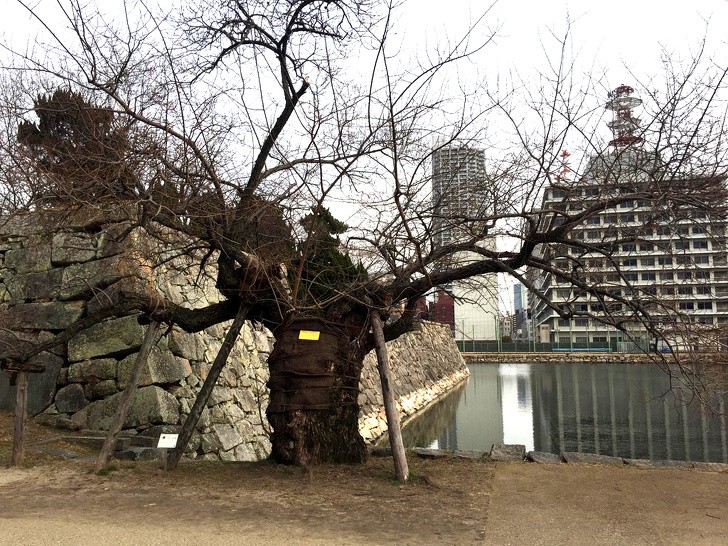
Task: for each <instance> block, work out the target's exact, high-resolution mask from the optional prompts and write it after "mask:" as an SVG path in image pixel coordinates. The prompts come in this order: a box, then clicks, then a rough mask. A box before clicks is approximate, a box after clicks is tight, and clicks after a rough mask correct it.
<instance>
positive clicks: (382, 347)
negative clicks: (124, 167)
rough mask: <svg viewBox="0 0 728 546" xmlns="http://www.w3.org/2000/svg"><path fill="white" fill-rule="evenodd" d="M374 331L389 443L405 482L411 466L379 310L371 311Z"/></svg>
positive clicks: (399, 479)
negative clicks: (395, 396)
mask: <svg viewBox="0 0 728 546" xmlns="http://www.w3.org/2000/svg"><path fill="white" fill-rule="evenodd" d="M371 318H372V333H373V334H374V351H375V352H376V355H377V369H378V370H379V378H380V380H381V382H382V397H383V398H384V412H385V414H386V416H387V428H388V435H389V445H390V446H391V448H392V456H393V458H394V472H395V474H396V476H397V480H398V481H400V482H401V483H405V482H406V481H407V479H408V478H409V466H408V465H407V454H406V453H405V450H404V442H403V441H402V429H401V426H400V419H399V411H397V402H396V401H395V399H394V392H393V391H392V371H391V369H390V367H389V353H388V352H387V343H386V341H385V340H384V326H383V324H382V317H381V316H380V315H379V311H376V310H374V311H372V312H371Z"/></svg>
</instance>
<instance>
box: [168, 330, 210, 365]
mask: <svg viewBox="0 0 728 546" xmlns="http://www.w3.org/2000/svg"><path fill="white" fill-rule="evenodd" d="M168 338H169V339H168V344H169V350H170V351H172V353H173V354H175V355H176V356H179V357H182V358H186V359H188V360H204V358H205V345H204V343H203V341H202V339H201V336H200V335H195V334H188V333H187V332H183V331H182V330H180V329H179V328H174V329H173V330H172V331H171V332H170V334H169V336H168Z"/></svg>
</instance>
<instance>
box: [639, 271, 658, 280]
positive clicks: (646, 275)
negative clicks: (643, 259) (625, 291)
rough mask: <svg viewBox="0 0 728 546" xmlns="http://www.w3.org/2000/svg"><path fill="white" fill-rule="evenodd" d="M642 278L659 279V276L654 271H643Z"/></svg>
mask: <svg viewBox="0 0 728 546" xmlns="http://www.w3.org/2000/svg"><path fill="white" fill-rule="evenodd" d="M642 280H643V281H654V280H657V277H656V275H655V274H654V273H651V272H650V273H642Z"/></svg>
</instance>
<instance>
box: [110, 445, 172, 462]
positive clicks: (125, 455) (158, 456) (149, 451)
mask: <svg viewBox="0 0 728 546" xmlns="http://www.w3.org/2000/svg"><path fill="white" fill-rule="evenodd" d="M114 458H115V459H121V460H124V461H161V460H162V452H161V451H160V450H159V449H157V448H155V447H130V448H129V449H124V450H122V451H115V452H114Z"/></svg>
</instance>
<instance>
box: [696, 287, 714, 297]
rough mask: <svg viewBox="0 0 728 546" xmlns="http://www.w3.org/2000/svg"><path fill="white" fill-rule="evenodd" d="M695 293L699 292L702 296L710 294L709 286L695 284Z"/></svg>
mask: <svg viewBox="0 0 728 546" xmlns="http://www.w3.org/2000/svg"><path fill="white" fill-rule="evenodd" d="M695 293H696V294H700V295H702V296H710V295H711V290H710V286H696V287H695Z"/></svg>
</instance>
